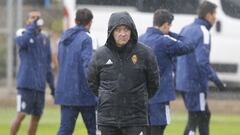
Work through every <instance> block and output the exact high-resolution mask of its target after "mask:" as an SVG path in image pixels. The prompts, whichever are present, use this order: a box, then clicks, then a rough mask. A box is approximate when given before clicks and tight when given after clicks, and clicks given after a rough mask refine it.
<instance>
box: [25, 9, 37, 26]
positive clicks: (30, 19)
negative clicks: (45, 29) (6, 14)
mask: <svg viewBox="0 0 240 135" xmlns="http://www.w3.org/2000/svg"><path fill="white" fill-rule="evenodd" d="M40 17H41V13H40V12H39V11H32V12H30V13H29V14H28V19H27V22H26V23H27V24H31V23H33V21H34V20H36V19H37V18H40Z"/></svg>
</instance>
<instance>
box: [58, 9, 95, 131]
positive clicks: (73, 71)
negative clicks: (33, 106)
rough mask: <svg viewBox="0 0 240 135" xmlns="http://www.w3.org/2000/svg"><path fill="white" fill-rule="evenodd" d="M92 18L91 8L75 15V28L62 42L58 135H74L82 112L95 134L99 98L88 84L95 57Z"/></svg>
mask: <svg viewBox="0 0 240 135" xmlns="http://www.w3.org/2000/svg"><path fill="white" fill-rule="evenodd" d="M92 19H93V15H92V13H91V11H90V10H88V9H79V10H77V12H76V18H75V22H76V26H75V27H73V28H70V29H68V30H66V31H65V32H64V33H63V34H62V36H61V38H60V41H59V49H58V63H59V72H58V82H57V88H56V92H55V103H56V104H59V105H61V124H60V128H59V131H58V135H71V134H72V133H73V131H74V127H75V123H76V120H77V117H78V114H79V112H81V114H82V118H83V121H84V123H85V125H86V128H87V130H88V135H96V118H95V106H96V97H95V96H94V95H93V94H92V93H90V90H89V87H88V84H87V69H88V63H89V61H90V59H91V56H92V51H93V49H92V39H91V37H90V35H89V34H88V33H89V29H90V27H91V24H92Z"/></svg>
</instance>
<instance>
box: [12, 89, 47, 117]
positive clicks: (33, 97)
mask: <svg viewBox="0 0 240 135" xmlns="http://www.w3.org/2000/svg"><path fill="white" fill-rule="evenodd" d="M44 104H45V94H44V92H41V91H36V90H28V89H19V90H18V92H17V112H24V113H27V114H30V115H35V116H40V115H41V114H42V113H43V108H44Z"/></svg>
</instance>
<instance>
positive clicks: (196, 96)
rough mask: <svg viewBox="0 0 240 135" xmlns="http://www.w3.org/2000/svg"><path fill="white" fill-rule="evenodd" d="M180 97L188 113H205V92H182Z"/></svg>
mask: <svg viewBox="0 0 240 135" xmlns="http://www.w3.org/2000/svg"><path fill="white" fill-rule="evenodd" d="M182 97H183V101H184V104H185V106H186V108H187V110H188V111H189V112H196V111H205V109H206V105H207V102H206V98H207V95H206V93H205V92H182Z"/></svg>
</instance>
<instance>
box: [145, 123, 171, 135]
mask: <svg viewBox="0 0 240 135" xmlns="http://www.w3.org/2000/svg"><path fill="white" fill-rule="evenodd" d="M166 126H167V125H161V126H149V130H148V135H164V130H165V128H166Z"/></svg>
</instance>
